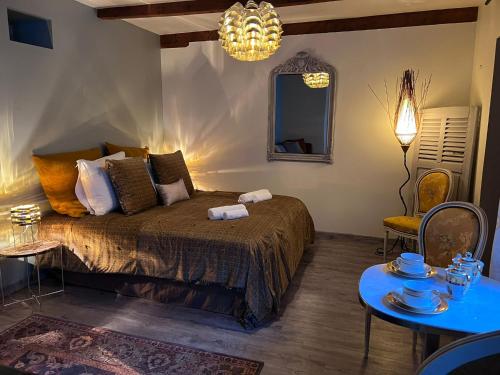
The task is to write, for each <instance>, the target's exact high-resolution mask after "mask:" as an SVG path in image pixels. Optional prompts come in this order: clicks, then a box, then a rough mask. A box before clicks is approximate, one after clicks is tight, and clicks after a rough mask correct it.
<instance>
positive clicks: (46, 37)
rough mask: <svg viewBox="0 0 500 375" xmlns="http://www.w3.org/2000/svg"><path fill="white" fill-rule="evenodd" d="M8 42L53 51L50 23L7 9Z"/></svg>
mask: <svg viewBox="0 0 500 375" xmlns="http://www.w3.org/2000/svg"><path fill="white" fill-rule="evenodd" d="M7 18H8V20H9V36H10V40H12V41H14V42H19V43H25V44H31V45H33V46H38V47H43V48H50V49H53V48H54V46H53V44H52V23H51V21H50V20H46V19H44V18H40V17H35V16H31V15H29V14H25V13H21V12H17V11H15V10H11V9H7Z"/></svg>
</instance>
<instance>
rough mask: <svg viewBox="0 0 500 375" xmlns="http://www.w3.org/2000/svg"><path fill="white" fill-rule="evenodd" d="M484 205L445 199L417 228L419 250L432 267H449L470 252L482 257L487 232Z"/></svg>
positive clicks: (477, 257)
mask: <svg viewBox="0 0 500 375" xmlns="http://www.w3.org/2000/svg"><path fill="white" fill-rule="evenodd" d="M487 220H488V219H487V217H486V214H485V213H484V211H483V209H482V208H481V207H478V206H476V205H473V204H472V203H468V202H446V203H441V204H439V205H437V206H436V207H434V208H432V209H431V210H430V211H429V212H427V214H425V216H424V218H423V219H422V222H421V223H420V228H419V231H418V247H419V252H420V253H421V254H422V255H423V256H424V258H425V261H426V263H428V264H430V265H431V266H438V267H446V266H448V265H449V264H450V263H451V259H452V258H453V257H454V256H455V255H456V254H457V253H462V254H464V253H465V252H467V251H470V252H471V253H472V256H473V257H474V258H475V259H481V257H482V256H483V252H484V247H485V245H486V238H487V235H488V223H487Z"/></svg>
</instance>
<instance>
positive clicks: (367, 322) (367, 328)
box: [365, 306, 372, 358]
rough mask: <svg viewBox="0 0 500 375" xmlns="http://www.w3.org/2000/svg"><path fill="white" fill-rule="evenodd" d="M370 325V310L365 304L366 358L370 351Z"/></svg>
mask: <svg viewBox="0 0 500 375" xmlns="http://www.w3.org/2000/svg"><path fill="white" fill-rule="evenodd" d="M371 325H372V311H371V308H370V307H368V306H366V309H365V358H368V352H369V351H370V329H371Z"/></svg>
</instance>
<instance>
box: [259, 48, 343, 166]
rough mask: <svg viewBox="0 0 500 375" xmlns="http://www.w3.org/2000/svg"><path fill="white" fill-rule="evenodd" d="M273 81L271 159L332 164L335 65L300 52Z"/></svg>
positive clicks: (274, 73) (276, 72) (277, 71)
mask: <svg viewBox="0 0 500 375" xmlns="http://www.w3.org/2000/svg"><path fill="white" fill-rule="evenodd" d="M270 81H271V82H270V105H269V137H268V146H267V158H268V160H289V161H314V162H324V163H331V162H332V143H333V113H334V100H333V99H334V97H333V95H334V93H335V70H334V68H333V67H332V66H330V65H328V64H326V63H324V62H322V61H320V60H318V59H316V58H314V57H313V56H311V55H310V54H308V53H307V52H299V53H298V54H297V55H296V56H295V57H293V58H291V59H290V60H288V61H286V62H285V63H284V64H282V65H279V66H277V67H276V68H274V69H273V71H272V72H271V77H270Z"/></svg>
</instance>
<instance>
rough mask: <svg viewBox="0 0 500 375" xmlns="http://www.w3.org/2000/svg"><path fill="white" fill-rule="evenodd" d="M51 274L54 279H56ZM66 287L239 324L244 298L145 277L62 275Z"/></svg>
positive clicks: (212, 287) (234, 293)
mask: <svg viewBox="0 0 500 375" xmlns="http://www.w3.org/2000/svg"><path fill="white" fill-rule="evenodd" d="M59 275H60V274H59V272H55V273H54V276H59ZM64 280H65V282H66V283H67V284H71V285H76V286H83V287H86V288H91V289H98V290H104V291H108V292H114V293H117V294H121V295H124V296H129V297H140V298H146V299H149V300H152V301H156V302H161V303H169V304H170V303H172V304H177V305H183V306H186V307H192V308H196V309H202V310H206V311H211V312H216V313H220V314H225V315H231V316H233V317H235V318H237V319H238V321H239V322H240V323H241V324H243V323H244V322H243V319H242V317H243V314H244V311H245V298H244V294H243V292H242V291H238V290H231V289H226V288H223V287H220V286H217V285H196V284H194V285H190V284H185V283H182V282H178V281H171V280H166V279H158V278H154V277H147V276H129V275H123V274H99V273H79V272H66V271H65V272H64Z"/></svg>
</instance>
